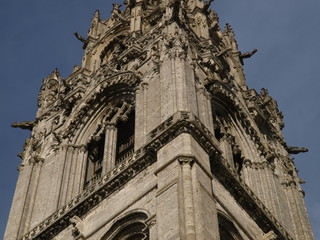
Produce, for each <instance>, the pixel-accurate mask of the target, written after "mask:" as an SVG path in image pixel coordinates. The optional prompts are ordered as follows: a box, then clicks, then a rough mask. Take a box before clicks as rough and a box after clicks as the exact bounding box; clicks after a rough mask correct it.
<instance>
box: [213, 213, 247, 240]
mask: <svg viewBox="0 0 320 240" xmlns="http://www.w3.org/2000/svg"><path fill="white" fill-rule="evenodd" d="M218 223H219V235H220V240H243V238H242V237H241V235H240V233H239V231H238V229H237V228H236V226H235V225H234V224H233V222H232V220H231V219H230V218H229V217H228V216H227V215H225V214H223V213H221V212H219V213H218Z"/></svg>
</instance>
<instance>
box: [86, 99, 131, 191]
mask: <svg viewBox="0 0 320 240" xmlns="http://www.w3.org/2000/svg"><path fill="white" fill-rule="evenodd" d="M102 122H103V124H100V126H99V127H98V128H97V129H96V130H95V132H94V134H93V135H92V137H91V138H92V139H91V140H90V141H89V142H88V144H87V163H86V173H85V184H84V188H86V187H88V186H90V185H91V183H93V182H95V181H96V180H97V179H99V178H100V177H102V176H104V175H105V174H107V173H108V172H110V171H112V169H113V168H114V167H115V166H116V165H118V164H119V163H121V162H123V161H125V160H126V159H129V158H130V157H132V155H133V153H134V131H135V111H134V105H133V104H129V103H127V102H126V101H119V102H118V103H116V104H115V105H114V106H113V107H110V109H109V110H108V111H106V113H105V115H104V120H103V121H102Z"/></svg>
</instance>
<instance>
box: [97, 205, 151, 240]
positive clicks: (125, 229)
mask: <svg viewBox="0 0 320 240" xmlns="http://www.w3.org/2000/svg"><path fill="white" fill-rule="evenodd" d="M147 219H148V215H147V214H146V213H145V212H144V211H134V212H130V213H128V214H126V215H125V216H123V217H121V218H120V219H118V220H116V221H115V222H114V224H113V225H112V226H111V228H110V229H109V230H108V231H107V233H105V234H104V235H103V236H102V237H101V238H100V240H149V227H148V225H147V223H146V220H147Z"/></svg>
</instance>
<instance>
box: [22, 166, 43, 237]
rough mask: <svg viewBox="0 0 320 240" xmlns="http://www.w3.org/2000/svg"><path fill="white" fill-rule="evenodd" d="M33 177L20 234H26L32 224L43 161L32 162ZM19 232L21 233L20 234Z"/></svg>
mask: <svg viewBox="0 0 320 240" xmlns="http://www.w3.org/2000/svg"><path fill="white" fill-rule="evenodd" d="M32 165H33V166H32V174H31V176H32V178H31V181H30V186H29V189H28V196H27V199H26V206H25V209H24V211H25V212H24V216H23V217H24V218H25V222H24V225H21V228H20V234H24V233H25V232H26V231H28V229H29V227H30V225H31V219H32V213H33V209H34V203H35V200H36V193H37V189H38V183H39V177H40V173H41V167H42V162H41V161H40V162H34V163H32ZM20 234H19V235H20Z"/></svg>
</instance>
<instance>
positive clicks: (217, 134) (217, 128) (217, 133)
mask: <svg viewBox="0 0 320 240" xmlns="http://www.w3.org/2000/svg"><path fill="white" fill-rule="evenodd" d="M214 136H215V137H216V139H217V140H218V141H220V139H221V138H222V133H221V129H220V126H215V128H214Z"/></svg>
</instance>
